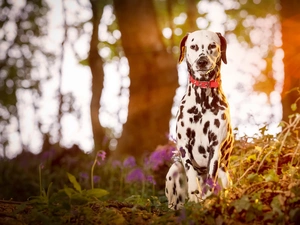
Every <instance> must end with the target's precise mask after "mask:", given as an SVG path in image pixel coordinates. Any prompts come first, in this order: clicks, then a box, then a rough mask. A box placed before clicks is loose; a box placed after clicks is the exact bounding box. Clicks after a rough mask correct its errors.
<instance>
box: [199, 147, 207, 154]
mask: <svg viewBox="0 0 300 225" xmlns="http://www.w3.org/2000/svg"><path fill="white" fill-rule="evenodd" d="M198 152H199V153H200V154H205V153H206V151H205V148H204V147H203V146H202V145H200V146H199V147H198Z"/></svg>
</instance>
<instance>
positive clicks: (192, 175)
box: [183, 159, 203, 202]
mask: <svg viewBox="0 0 300 225" xmlns="http://www.w3.org/2000/svg"><path fill="white" fill-rule="evenodd" d="M183 162H184V167H185V172H186V177H187V183H188V197H189V201H193V202H199V201H200V200H201V195H202V190H201V188H202V186H203V179H202V177H200V178H198V177H199V176H198V173H197V171H196V170H195V169H194V167H193V166H192V164H191V162H190V160H189V159H187V160H184V159H183Z"/></svg>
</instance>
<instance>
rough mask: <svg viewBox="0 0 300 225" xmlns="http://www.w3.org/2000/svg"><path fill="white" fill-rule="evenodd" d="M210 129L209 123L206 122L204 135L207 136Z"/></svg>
mask: <svg viewBox="0 0 300 225" xmlns="http://www.w3.org/2000/svg"><path fill="white" fill-rule="evenodd" d="M208 128H209V121H206V122H205V124H204V128H203V133H204V134H205V135H206V134H207V131H208Z"/></svg>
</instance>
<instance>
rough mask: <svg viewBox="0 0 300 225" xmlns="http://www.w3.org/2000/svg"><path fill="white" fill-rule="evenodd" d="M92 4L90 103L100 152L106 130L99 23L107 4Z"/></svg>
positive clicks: (94, 131)
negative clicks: (102, 116) (102, 119)
mask: <svg viewBox="0 0 300 225" xmlns="http://www.w3.org/2000/svg"><path fill="white" fill-rule="evenodd" d="M90 2H91V6H92V12H93V17H92V24H93V31H92V36H91V41H90V52H89V56H88V61H89V66H90V68H91V72H92V87H91V88H92V99H91V103H90V115H91V122H92V130H93V139H94V149H95V151H98V150H100V148H101V147H102V141H103V138H104V136H105V130H104V128H103V127H102V126H101V124H100V121H99V110H100V99H101V95H102V89H103V80H104V70H103V61H102V58H101V57H100V55H99V53H98V51H99V49H98V44H99V38H98V32H99V23H100V19H101V17H102V13H103V8H104V6H105V4H104V3H103V2H101V1H97V0H90Z"/></svg>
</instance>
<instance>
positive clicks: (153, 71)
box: [114, 0, 178, 157]
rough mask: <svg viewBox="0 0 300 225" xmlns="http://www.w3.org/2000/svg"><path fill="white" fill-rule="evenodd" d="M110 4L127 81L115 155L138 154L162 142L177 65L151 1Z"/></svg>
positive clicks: (169, 115)
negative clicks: (125, 115)
mask: <svg viewBox="0 0 300 225" xmlns="http://www.w3.org/2000/svg"><path fill="white" fill-rule="evenodd" d="M114 7H115V13H116V17H117V20H118V25H119V28H120V31H121V34H122V35H121V41H122V46H123V49H124V52H125V55H126V57H127V59H128V62H129V66H130V75H129V76H130V81H131V82H130V101H129V106H128V118H127V122H126V123H125V125H124V127H123V133H122V136H121V138H120V139H119V143H118V148H117V152H116V154H118V155H123V156H124V155H135V156H137V157H139V156H142V154H143V153H144V152H146V151H151V150H153V149H154V148H155V147H156V146H157V145H158V144H161V143H164V142H165V141H166V135H167V133H168V131H169V120H170V117H171V107H172V104H173V98H174V94H175V89H176V87H177V85H178V84H177V66H176V60H175V59H174V58H173V56H172V54H171V53H169V52H167V50H166V47H165V45H164V43H163V38H162V34H161V31H160V29H159V26H158V23H157V18H156V12H155V9H154V5H153V2H152V1H150V0H114ZM145 131H146V132H145Z"/></svg>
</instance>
